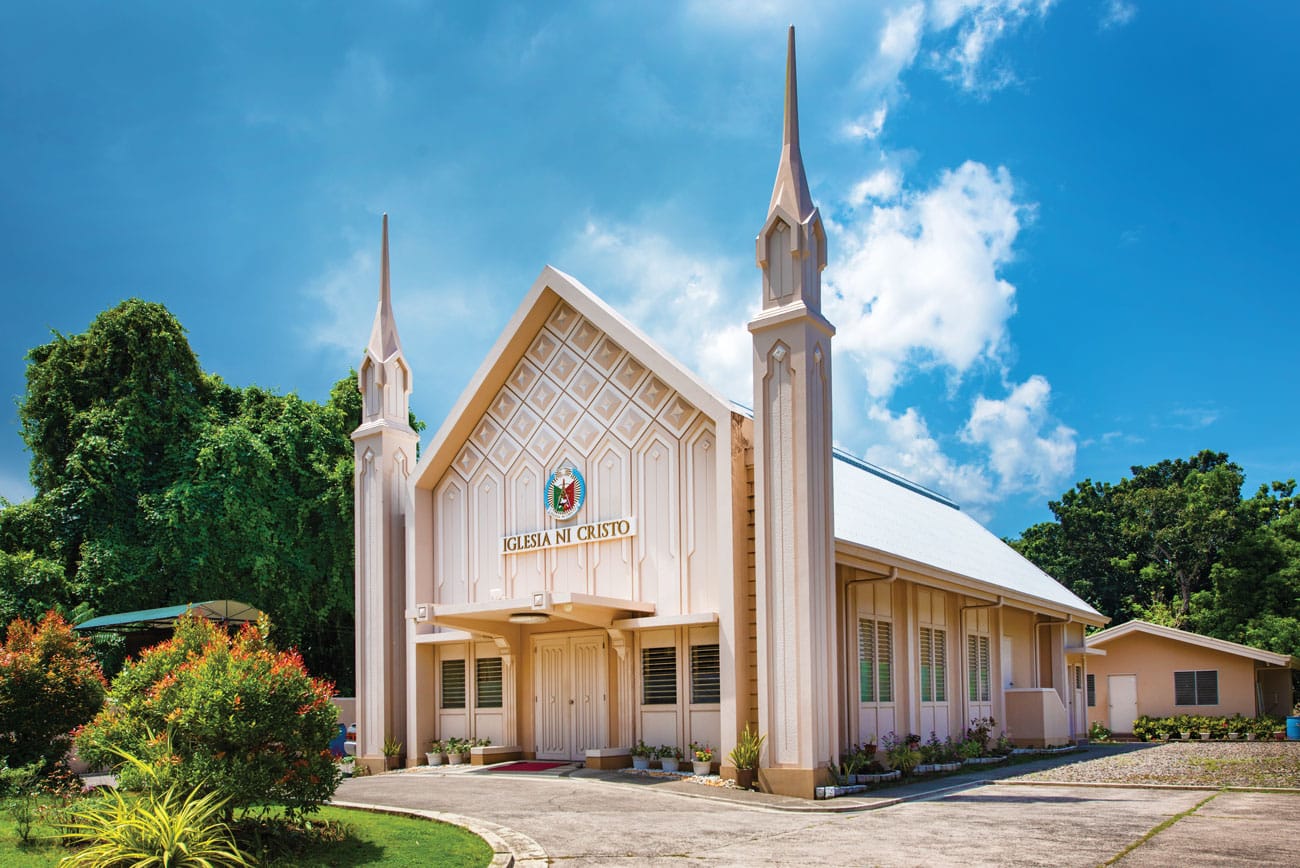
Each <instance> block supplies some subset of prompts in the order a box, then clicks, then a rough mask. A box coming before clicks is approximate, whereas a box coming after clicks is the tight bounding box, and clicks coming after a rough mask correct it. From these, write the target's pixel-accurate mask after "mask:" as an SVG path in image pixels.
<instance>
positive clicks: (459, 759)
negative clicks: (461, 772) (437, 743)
mask: <svg viewBox="0 0 1300 868" xmlns="http://www.w3.org/2000/svg"><path fill="white" fill-rule="evenodd" d="M447 764H448V765H453V766H461V765H464V764H465V754H463V753H449V754H447Z"/></svg>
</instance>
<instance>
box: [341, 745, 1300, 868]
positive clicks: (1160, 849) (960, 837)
mask: <svg viewBox="0 0 1300 868" xmlns="http://www.w3.org/2000/svg"><path fill="white" fill-rule="evenodd" d="M1027 770H1029V768H1027V767H1026V766H1019V767H1017V768H1015V769H1008V770H1006V772H1007V773H1015V774H1023V773H1024V772H1025V771H1027ZM975 777H976V776H975V775H974V774H972V775H971V776H968V780H966V781H964V782H963V781H961V780H957V781H955V782H954V779H946V780H944V781H941V782H938V783H932V784H930V785H928V786H929V789H926V786H927V785H925V784H921V785H917V786H913V787H907V788H897V789H896V790H893V791H885V793H884V795H885V796H886V798H882V799H877V800H861V801H860V803H859V804H858V805H856V807H857V812H854V813H832V812H829V811H828V810H826V809H843V808H845V807H848V806H849V805H848V800H846V799H835V800H832V801H829V802H815V803H809V802H802V801H800V800H783V799H781V798H780V797H770V796H764V795H762V794H756V793H741V792H734V791H725V790H718V789H716V788H710V787H704V786H700V785H698V784H689V783H685V782H675V781H662V779H653V778H633V777H631V776H627V775H621V774H618V773H608V772H590V771H578V772H574V773H569V774H563V775H556V774H550V775H540V774H527V775H510V774H499V773H497V774H485V773H483V772H481V771H475V772H469V773H465V772H456V773H440V772H434V771H429V770H410V771H407V772H404V773H400V774H389V775H379V776H374V777H367V778H356V779H352V780H349V781H346V782H344V784H343V786H341V787H340V788H339V792H338V796H337V798H338V800H339V801H346V802H350V803H366V804H374V805H384V806H388V807H394V808H405V809H414V810H423V811H441V812H450V813H455V814H459V815H463V816H467V817H472V818H475V819H476V820H478V821H485V822H487V823H490V824H494V825H495V826H497V827H502V828H503V829H504V830H505V831H506V832H508V833H509V834H514V835H518V836H521V837H519V838H518V839H517V840H518V841H521V842H526V841H532V842H536V844H537V845H539V846H540V848H541V850H543V851H545V854H546V855H547V856H549V857H550V858H551V859H552V860H556V861H562V862H563V863H564V864H566V865H569V864H572V865H575V866H597V865H611V864H626V865H660V864H664V865H667V864H669V863H671V864H673V865H674V866H680V865H683V864H688V865H690V864H698V865H736V866H739V865H758V864H774V865H801V866H815V865H890V866H894V865H1054V866H1075V865H1077V866H1093V865H1099V864H1102V863H1105V862H1107V861H1108V860H1110V859H1112V858H1113V857H1116V856H1118V855H1119V854H1121V853H1124V852H1125V851H1126V849H1128V848H1130V847H1134V845H1136V847H1134V849H1132V850H1131V852H1128V853H1127V855H1125V857H1124V859H1123V860H1122V861H1121V862H1120V863H1119V864H1120V865H1125V866H1127V865H1136V866H1146V865H1170V864H1178V863H1183V864H1188V865H1192V864H1195V865H1205V864H1223V865H1230V864H1247V863H1249V864H1270V863H1273V864H1289V865H1295V864H1300V842H1298V841H1297V838H1296V836H1295V834H1294V831H1293V830H1294V829H1295V828H1297V823H1298V822H1300V796H1297V795H1295V794H1286V793H1273V794H1265V793H1253V792H1252V793H1240V792H1225V793H1219V794H1217V795H1216V794H1214V793H1213V792H1208V791H1204V790H1183V789H1144V788H1118V787H1088V786H1066V785H1060V786H1058V785H1035V786H1013V785H1008V784H998V783H989V784H973V783H972V781H971V780H970V779H973V778H975ZM980 777H988V774H987V773H985V774H984V775H981V776H980ZM954 785H955V786H956V787H957V789H948V788H947V787H951V786H954ZM937 787H944V789H943V790H939V789H936V788H937ZM897 796H904V797H906V798H909V799H911V801H903V802H897V801H895V800H894V799H895V797H897ZM1211 796H1213V798H1209V797H1211ZM1207 798H1209V801H1205V800H1206V799H1207ZM1202 802H1204V804H1201V803H1202ZM1198 806H1199V807H1198ZM873 807H874V808H877V809H876V810H871V809H870V808H873ZM792 808H794V809H797V810H791V809H792ZM1185 812H1190V813H1187V815H1186V816H1183V817H1180V818H1179V819H1178V820H1177V822H1176V823H1174V824H1173V825H1172V826H1170V827H1169V828H1167V829H1165V830H1163V831H1161V832H1158V833H1156V834H1154V835H1152V836H1151V837H1150V838H1149V839H1147V840H1143V839H1144V837H1145V836H1147V835H1148V834H1149V833H1151V832H1152V830H1154V829H1156V827H1158V826H1159V825H1160V824H1161V823H1164V822H1165V821H1167V820H1169V819H1170V818H1173V817H1177V816H1178V815H1180V814H1184V813H1185ZM1139 842H1140V843H1139ZM521 846H524V847H525V851H521V855H528V856H532V857H534V858H536V857H538V856H539V855H540V853H539V852H538V851H537V850H536V849H533V850H527V849H526V845H523V844H521ZM534 864H536V863H534Z"/></svg>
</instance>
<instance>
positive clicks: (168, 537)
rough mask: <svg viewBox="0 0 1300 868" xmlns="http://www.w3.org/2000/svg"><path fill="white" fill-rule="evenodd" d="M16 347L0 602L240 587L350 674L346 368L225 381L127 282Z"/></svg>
mask: <svg viewBox="0 0 1300 868" xmlns="http://www.w3.org/2000/svg"><path fill="white" fill-rule="evenodd" d="M28 361H29V363H28V367H27V380H28V389H27V394H26V395H25V396H24V398H23V401H22V403H21V405H20V409H19V415H20V418H21V420H22V425H23V436H24V439H25V440H26V442H27V445H28V447H29V449H30V450H31V452H32V480H33V482H34V484H35V486H36V496H35V497H34V498H32V500H30V501H28V502H26V503H22V504H13V505H7V504H0V507H3V508H0V552H3V553H5V554H6V555H7V556H8V559H7V560H3V561H0V616H4V615H6V614H8V613H10V612H12V613H15V614H17V613H28V614H29V617H30V614H31V613H33V612H37V611H44V610H45V609H46V608H49V607H54V608H57V609H59V610H60V611H63V612H65V613H68V614H71V613H73V612H74V611H75V612H79V613H81V614H83V615H85V616H89V615H90V614H100V615H102V614H109V613H113V612H123V611H130V610H133V609H141V608H149V607H155V606H166V605H175V604H180V603H187V602H195V601H199V600H204V599H223V598H227V599H239V600H241V601H243V602H247V603H251V604H252V605H254V606H257V607H258V608H260V609H262V610H263V611H265V612H267V613H269V614H270V615H271V616H272V618H273V621H274V623H275V624H276V630H277V639H278V640H279V641H281V642H282V643H284V644H287V645H296V646H298V647H299V648H300V649H301V652H302V654H303V656H304V658H305V659H306V661H307V662H308V664H309V665H310V667H311V669H312V671H315V672H321V673H325V674H328V675H329V676H330V677H331V678H333V679H334V680H335V681H336V682H337V683H338V684H339V685H340V686H341V687H342V688H343V689H344V690H351V688H352V684H353V672H352V669H353V660H354V651H353V599H352V596H353V576H352V572H353V540H352V534H353V518H352V516H353V505H352V470H353V467H352V453H353V447H352V441H351V436H350V435H351V433H352V430H353V429H354V428H355V427H356V426H357V425H358V424H360V420H361V396H360V394H359V393H358V391H357V386H356V374H355V372H352V373H350V374H349V375H348V376H347V377H344V378H343V379H341V380H339V381H338V382H337V383H336V384H335V385H334V387H333V389H332V390H331V393H330V397H329V399H328V401H326V402H325V403H316V402H313V401H307V400H304V399H302V398H300V397H299V396H297V395H294V394H289V395H277V394H275V393H273V392H270V391H268V390H266V389H262V388H259V387H257V386H249V387H247V388H234V387H232V386H230V385H228V384H226V383H225V382H224V381H222V380H221V378H220V377H217V376H213V375H210V374H205V373H204V372H203V371H202V369H201V368H200V367H199V364H198V360H197V359H196V358H195V357H194V354H193V352H192V351H191V349H190V347H189V344H188V342H187V341H186V338H185V332H184V329H183V328H181V326H180V324H179V323H178V322H177V321H176V320H175V318H174V317H172V315H171V314H170V313H168V312H167V310H166V308H164V307H162V306H161V305H157V304H150V303H147V302H143V301H140V300H138V299H132V300H129V301H126V302H123V303H122V304H120V305H118V306H117V307H115V308H113V309H112V310H109V311H105V312H104V313H102V314H100V315H99V316H98V317H96V319H95V321H94V322H93V323H91V325H90V327H89V328H88V329H87V330H86V332H85V333H83V334H79V335H70V336H69V335H55V338H54V340H52V341H51V342H50V343H48V344H44V345H42V346H39V347H36V348H35V349H33V350H32V351H31V352H30V353H29V354H28ZM411 424H412V426H413V427H414V428H415V429H416V430H417V431H419V430H421V429H423V427H424V426H423V424H422V423H420V422H419V421H418V420H416V418H415V417H414V415H412V416H411ZM50 564H57V565H58V566H59V567H60V568H61V569H62V572H63V576H62V581H59V580H58V578H57V576H56V575H55V573H54V571H53V569H52V568H51V566H50ZM78 607H80V608H78ZM103 659H104V662H105V665H106V666H108V665H109V662H110V658H109V657H108V656H107V655H106V656H105V657H104V658H103Z"/></svg>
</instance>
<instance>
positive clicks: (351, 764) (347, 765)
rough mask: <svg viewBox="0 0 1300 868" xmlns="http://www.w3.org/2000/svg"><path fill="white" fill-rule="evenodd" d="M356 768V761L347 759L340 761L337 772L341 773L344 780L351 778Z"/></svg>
mask: <svg viewBox="0 0 1300 868" xmlns="http://www.w3.org/2000/svg"><path fill="white" fill-rule="evenodd" d="M356 767H357V764H356V760H354V759H352V758H351V757H348V758H347V759H345V760H342V761H341V762H340V763H339V771H340V772H342V773H343V777H345V778H350V777H352V773H353V772H354V771H356Z"/></svg>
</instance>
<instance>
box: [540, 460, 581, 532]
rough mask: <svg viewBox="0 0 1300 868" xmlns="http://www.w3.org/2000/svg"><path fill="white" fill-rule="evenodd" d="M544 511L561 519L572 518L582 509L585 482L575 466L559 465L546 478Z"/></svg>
mask: <svg viewBox="0 0 1300 868" xmlns="http://www.w3.org/2000/svg"><path fill="white" fill-rule="evenodd" d="M544 496H545V497H546V512H547V514H548V515H552V516H554V517H555V518H558V519H560V520H561V521H563V520H565V519H568V518H573V517H574V516H575V515H577V514H578V510H580V509H582V501H583V500H584V499H585V498H586V496H587V483H586V482H585V481H584V480H583V478H582V474H581V473H579V472H578V468H576V467H572V466H569V467H561V468H560V469H559V470H555V471H553V472H552V473H551V475H550V477H549V478H548V479H547V480H546V490H545V492H544Z"/></svg>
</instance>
